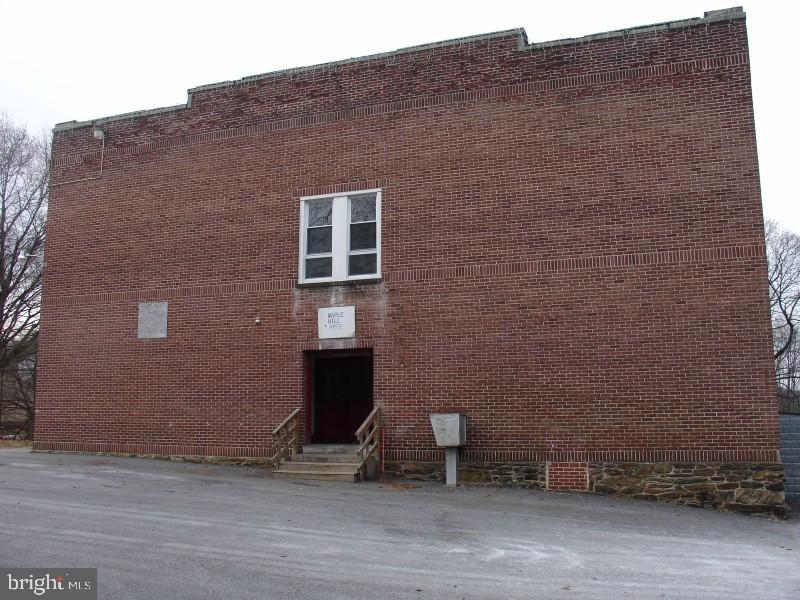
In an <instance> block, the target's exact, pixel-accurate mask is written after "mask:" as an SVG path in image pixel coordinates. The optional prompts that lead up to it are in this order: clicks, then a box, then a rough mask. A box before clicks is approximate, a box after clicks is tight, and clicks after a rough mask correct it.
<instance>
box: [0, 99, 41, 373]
mask: <svg viewBox="0 0 800 600" xmlns="http://www.w3.org/2000/svg"><path fill="white" fill-rule="evenodd" d="M49 158H50V157H49V144H48V142H47V140H46V139H45V137H44V136H41V137H35V136H31V135H30V134H29V133H28V132H27V131H26V129H25V128H24V127H19V126H16V125H14V124H13V123H12V122H11V121H10V120H9V118H8V117H7V116H6V115H4V114H3V115H0V245H1V246H2V249H3V254H2V257H0V311H1V314H0V319H2V322H0V369H7V368H9V367H15V366H16V365H17V364H19V363H20V361H23V360H25V359H26V358H27V357H29V356H30V355H32V354H33V353H34V352H35V347H36V339H37V336H38V333H39V313H40V309H41V291H42V264H43V258H44V256H43V252H44V235H45V220H46V217H47V196H48V180H49V164H50V160H49Z"/></svg>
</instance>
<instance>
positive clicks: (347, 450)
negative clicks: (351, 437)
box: [303, 444, 358, 454]
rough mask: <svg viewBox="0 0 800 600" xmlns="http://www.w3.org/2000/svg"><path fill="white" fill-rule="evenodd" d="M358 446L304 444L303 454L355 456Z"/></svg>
mask: <svg viewBox="0 0 800 600" xmlns="http://www.w3.org/2000/svg"><path fill="white" fill-rule="evenodd" d="M356 450H358V444H306V445H305V446H303V454H355V453H356Z"/></svg>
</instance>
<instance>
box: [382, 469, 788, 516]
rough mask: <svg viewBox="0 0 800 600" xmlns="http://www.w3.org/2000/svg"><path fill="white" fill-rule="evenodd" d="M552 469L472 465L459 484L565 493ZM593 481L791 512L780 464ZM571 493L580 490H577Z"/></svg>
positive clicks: (631, 473) (609, 473) (428, 472)
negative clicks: (553, 477)
mask: <svg viewBox="0 0 800 600" xmlns="http://www.w3.org/2000/svg"><path fill="white" fill-rule="evenodd" d="M573 464H576V463H573ZM548 466H549V465H548V464H547V463H544V462H542V463H503V462H494V463H474V462H467V463H461V464H460V465H459V471H458V480H459V483H463V484H478V485H493V486H506V487H518V488H547V489H559V486H558V484H557V480H556V482H553V481H550V482H548V480H547V475H548V471H549V469H548ZM384 473H385V475H387V476H389V477H398V478H402V479H409V480H417V481H440V482H443V481H444V464H443V463H441V462H405V461H389V462H387V463H386V464H385V466H384ZM588 475H589V487H588V490H586V491H589V492H591V493H595V494H603V495H616V496H630V497H633V498H640V499H644V500H656V501H659V502H673V503H676V504H685V505H687V506H697V507H714V508H718V509H721V510H728V511H735V512H745V513H761V514H773V515H776V516H785V515H786V514H787V511H788V509H787V506H786V502H785V500H786V499H785V496H784V481H783V478H784V473H783V465H781V464H779V463H770V464H747V463H674V464H672V463H591V464H589V465H588ZM554 483H555V484H554ZM561 489H565V488H561ZM571 491H580V490H579V488H578V487H577V486H576V487H573V488H572V490H571Z"/></svg>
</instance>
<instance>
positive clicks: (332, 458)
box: [292, 452, 359, 464]
mask: <svg viewBox="0 0 800 600" xmlns="http://www.w3.org/2000/svg"><path fill="white" fill-rule="evenodd" d="M292 462H293V463H301V462H302V463H329V462H333V463H356V464H357V463H358V462H359V459H358V455H356V453H355V452H353V453H352V454H305V453H302V454H295V455H294V456H292Z"/></svg>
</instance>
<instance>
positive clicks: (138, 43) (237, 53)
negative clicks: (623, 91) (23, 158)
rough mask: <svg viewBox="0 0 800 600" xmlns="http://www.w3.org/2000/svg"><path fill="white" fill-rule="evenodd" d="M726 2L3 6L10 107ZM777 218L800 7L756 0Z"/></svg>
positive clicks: (792, 125) (169, 98)
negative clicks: (500, 32)
mask: <svg viewBox="0 0 800 600" xmlns="http://www.w3.org/2000/svg"><path fill="white" fill-rule="evenodd" d="M733 1H735V0H732V1H726V0H705V1H697V0H663V1H659V2H647V1H644V0H638V1H630V2H628V1H622V0H620V1H615V0H605V1H599V0H595V1H591V2H590V1H586V2H579V1H570V0H560V1H558V2H553V1H552V0H550V1H547V2H539V1H534V0H525V1H520V2H504V1H501V0H491V1H486V0H483V1H481V2H474V3H472V2H469V1H468V0H461V1H458V2H437V1H434V0H427V1H417V0H405V1H400V2H379V1H375V0H371V1H365V2H348V1H344V0H340V1H338V2H332V1H330V0H328V1H327V2H310V1H307V0H305V1H296V2H274V3H272V2H266V1H262V2H255V1H253V2H243V1H236V0H224V1H223V0H219V1H217V2H202V1H200V0H195V1H192V2H183V1H170V0H159V1H157V2H155V1H150V0H129V1H128V2H115V1H114V0H106V1H104V2H91V1H81V0H69V1H64V0H61V1H52V2H46V1H37V0H0V20H1V21H2V42H1V43H2V46H0V111H5V112H7V113H8V114H9V116H10V117H11V118H12V119H13V120H14V121H16V122H17V123H23V124H27V126H28V127H29V128H31V129H34V130H39V129H43V128H47V129H49V128H51V127H52V126H53V125H55V124H56V123H59V122H62V121H71V120H73V119H74V120H79V121H81V120H87V119H93V118H98V117H103V116H108V115H114V114H119V113H124V112H130V111H134V110H141V109H146V108H155V107H158V106H169V105H173V104H180V103H183V102H186V90H187V89H188V88H191V87H194V86H197V85H201V84H205V83H213V82H216V81H226V80H230V79H238V78H240V77H242V76H245V75H254V74H257V73H264V72H268V71H274V70H276V69H284V68H288V67H297V66H302V65H311V64H316V63H321V62H328V61H332V60H339V59H343V58H350V57H353V56H363V55H365V54H373V53H376V52H384V51H388V50H394V49H397V48H402V47H405V46H411V45H415V44H422V43H426V42H435V41H439V40H445V39H450V38H454V37H461V36H465V35H472V34H477V33H486V32H490V31H498V30H502V29H511V28H515V27H524V28H525V29H526V30H527V32H528V38H529V40H530V41H532V42H539V41H546V40H553V39H560V38H565V37H577V36H581V35H586V34H590V33H597V32H601V31H608V30H611V29H620V28H625V27H632V26H637V25H646V24H650V23H658V22H661V21H671V20H675V19H683V18H689V17H700V16H702V15H703V12H704V11H707V10H715V9H720V8H726V7H729V6H732V5H733ZM744 8H745V11H746V12H747V27H748V32H749V37H750V57H751V62H752V73H753V96H754V103H755V113H756V130H757V135H758V149H759V158H760V166H761V184H762V193H763V199H764V207H765V214H766V216H767V218H773V219H776V220H778V221H779V222H781V223H782V224H783V225H784V226H785V227H788V228H790V229H793V230H795V231H797V232H800V196H799V195H798V193H797V186H796V183H795V181H796V176H797V171H798V170H799V165H798V158H799V156H798V152H797V144H798V140H800V127H798V120H797V117H796V115H797V102H798V100H797V95H796V94H795V93H793V92H794V86H793V80H794V79H795V77H794V72H795V64H794V63H795V57H796V55H797V50H796V47H795V44H796V39H797V38H796V32H795V27H796V24H797V22H798V20H800V8H798V3H796V2H780V3H779V2H765V1H762V2H759V3H755V2H753V3H745V4H744Z"/></svg>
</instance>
